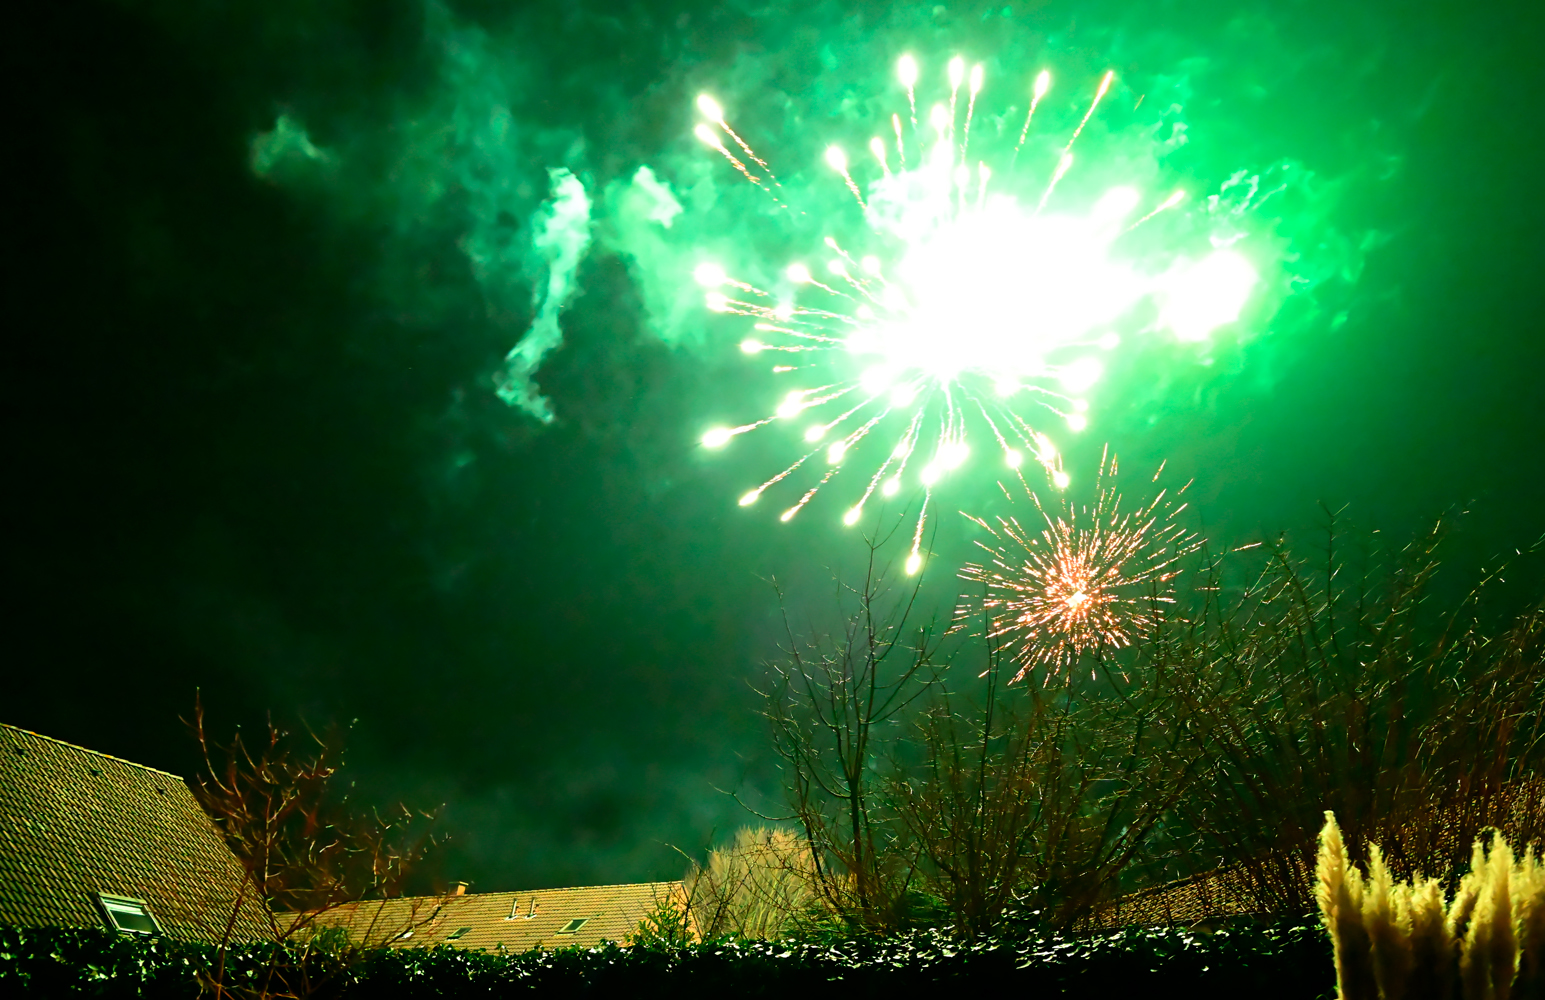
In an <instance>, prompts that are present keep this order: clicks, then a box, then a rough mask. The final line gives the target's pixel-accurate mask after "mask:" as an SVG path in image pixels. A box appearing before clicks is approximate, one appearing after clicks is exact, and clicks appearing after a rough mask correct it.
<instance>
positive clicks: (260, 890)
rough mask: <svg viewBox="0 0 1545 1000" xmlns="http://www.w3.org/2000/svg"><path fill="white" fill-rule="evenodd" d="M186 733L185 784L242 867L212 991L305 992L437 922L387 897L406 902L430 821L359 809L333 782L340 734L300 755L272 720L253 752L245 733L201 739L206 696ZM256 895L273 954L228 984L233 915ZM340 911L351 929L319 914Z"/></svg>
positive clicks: (401, 809)
mask: <svg viewBox="0 0 1545 1000" xmlns="http://www.w3.org/2000/svg"><path fill="white" fill-rule="evenodd" d="M188 726H189V729H190V730H191V731H192V733H193V736H194V738H195V739H197V741H198V744H199V749H200V751H201V752H202V754H203V758H204V766H205V774H203V775H201V776H200V777H199V778H198V779H197V780H196V781H194V782H193V783H192V787H193V792H194V795H195V796H196V797H197V798H198V800H199V802H200V804H201V805H203V807H204V809H205V810H206V811H207V812H208V813H209V814H210V816H211V817H212V818H213V819H214V822H215V825H216V826H217V827H218V829H219V830H220V832H221V833H222V834H223V835H224V837H225V841H226V843H227V844H228V845H229V846H230V848H231V850H232V851H233V852H234V853H235V855H236V858H237V860H238V861H239V862H240V863H241V866H242V870H243V883H242V889H241V899H239V900H238V902H237V906H236V908H234V909H233V912H232V916H231V919H230V920H229V921H227V924H226V928H225V932H224V933H223V934H222V936H221V938H220V940H219V942H218V944H219V948H218V960H217V964H216V966H215V968H214V969H212V970H210V971H209V973H208V982H207V984H206V985H207V986H208V988H209V990H210V992H212V993H213V994H214V995H215V996H217V997H223V996H227V995H230V996H255V997H279V996H309V995H311V994H312V993H314V992H316V991H317V990H318V989H320V988H321V987H322V986H324V985H325V984H326V982H327V981H329V980H331V979H332V978H334V977H335V976H336V973H337V972H338V971H339V970H340V969H342V968H344V967H346V966H347V965H348V964H349V963H351V962H352V961H354V960H355V959H357V958H359V957H360V956H361V955H363V953H364V952H367V951H369V950H372V949H375V948H380V947H383V946H384V945H385V944H386V943H388V942H389V941H392V940H395V939H397V938H398V937H400V936H401V935H402V934H403V933H404V932H406V931H409V930H412V929H413V928H414V927H416V926H418V925H419V924H421V923H424V922H427V921H428V920H429V919H430V918H431V917H432V916H433V912H434V910H435V907H433V906H429V907H426V908H425V910H426V912H424V913H419V912H417V910H416V909H414V910H411V911H410V912H407V913H403V912H401V911H400V908H391V909H388V907H386V906H385V901H386V900H388V899H391V898H393V897H396V896H400V895H402V888H403V883H404V881H405V880H406V879H407V877H408V875H409V873H410V872H411V870H412V869H413V867H414V865H416V864H417V863H418V862H419V861H421V860H422V859H423V857H424V855H425V853H426V852H427V850H428V849H429V848H430V847H431V845H432V844H433V839H432V836H431V831H430V828H429V824H431V823H432V822H433V819H434V817H433V816H432V815H428V814H418V815H416V814H414V813H413V812H412V811H410V810H409V809H407V808H406V807H405V806H400V805H399V806H398V807H397V809H396V811H395V812H394V813H392V814H391V815H389V816H383V815H381V814H380V813H379V812H375V811H371V812H368V813H363V812H358V811H356V810H354V809H353V808H352V807H351V804H350V803H349V801H348V798H347V795H346V794H345V793H344V792H342V791H340V790H339V789H338V788H337V786H336V784H335V779H336V778H337V775H338V769H339V766H340V763H341V761H340V758H341V756H342V747H341V741H340V740H339V739H338V737H337V735H336V734H332V735H330V736H329V737H322V736H318V735H317V734H315V733H308V738H309V739H308V742H309V744H310V750H309V752H303V751H302V749H301V748H298V747H296V746H295V741H294V740H292V739H291V736H290V734H289V733H287V732H285V731H284V730H281V729H279V728H278V727H277V726H275V725H274V723H273V720H272V719H269V721H268V727H267V732H266V733H265V735H264V738H263V742H262V743H261V744H259V745H258V746H256V747H252V746H249V745H248V744H247V743H246V741H244V740H243V739H242V737H241V734H240V733H238V734H237V735H236V736H235V737H234V738H233V739H232V740H231V742H230V743H228V744H225V745H223V746H222V745H219V744H216V743H214V742H212V741H211V740H210V739H209V738H208V735H207V733H206V731H205V728H204V706H203V703H202V701H198V702H196V703H195V705H194V712H193V719H192V721H191V722H189V723H188ZM251 899H257V900H261V901H262V904H263V906H264V908H265V909H264V912H265V915H266V917H267V922H268V932H269V935H270V942H271V943H272V944H274V945H276V946H277V947H275V948H273V949H272V950H271V951H270V956H271V960H270V963H269V966H268V969H267V971H266V974H265V975H264V977H263V978H262V979H261V980H260V981H259V982H257V983H250V984H249V983H243V984H240V985H235V984H232V983H230V982H228V981H227V976H226V969H225V956H226V952H227V950H228V948H229V946H230V944H231V943H232V941H231V932H232V929H233V928H234V926H235V916H236V911H237V910H239V908H240V906H241V901H242V900H251ZM370 900H378V901H380V905H375V906H372V905H370V903H369V902H368V901H370ZM342 908H350V909H351V910H352V912H350V913H349V914H348V915H347V916H348V920H347V927H341V926H323V923H322V922H321V918H324V917H325V916H326V915H328V914H330V913H333V912H335V911H339V910H340V909H342ZM316 959H320V960H321V961H316Z"/></svg>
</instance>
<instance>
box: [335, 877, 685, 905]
mask: <svg viewBox="0 0 1545 1000" xmlns="http://www.w3.org/2000/svg"><path fill="white" fill-rule="evenodd" d="M682 884H683V883H682V881H681V880H680V879H674V880H671V879H667V880H666V881H663V882H613V883H611V884H609V885H560V886H555V887H554V888H551V889H491V890H489V891H488V892H465V893H462V894H461V895H460V896H453V895H450V894H448V893H447V894H444V895H427V896H390V897H388V898H386V899H355V900H350V901H349V902H348V903H345V904H343V905H345V906H361V905H364V904H367V903H398V902H404V901H407V900H414V899H439V900H444V901H447V902H449V901H451V900H457V899H472V898H473V897H476V896H529V895H531V894H532V893H534V892H585V891H588V890H591V889H634V888H643V887H645V886H649V887H654V886H661V885H682Z"/></svg>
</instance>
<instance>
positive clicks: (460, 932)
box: [445, 927, 472, 941]
mask: <svg viewBox="0 0 1545 1000" xmlns="http://www.w3.org/2000/svg"><path fill="white" fill-rule="evenodd" d="M470 933H472V928H470V927H458V928H456V929H455V930H454V931H452V932H451V933H449V934H447V935H446V936H445V940H447V941H455V940H456V939H457V938H463V937H466V936H467V935H468V934H470Z"/></svg>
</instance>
